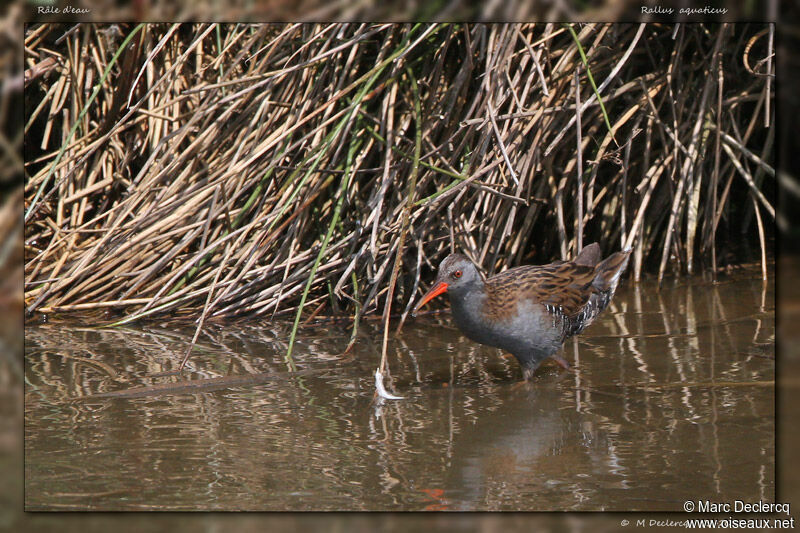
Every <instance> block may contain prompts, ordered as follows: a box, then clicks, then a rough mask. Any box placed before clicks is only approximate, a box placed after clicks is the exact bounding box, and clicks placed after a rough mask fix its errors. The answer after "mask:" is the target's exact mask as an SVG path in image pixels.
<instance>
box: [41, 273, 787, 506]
mask: <svg viewBox="0 0 800 533" xmlns="http://www.w3.org/2000/svg"><path fill="white" fill-rule="evenodd" d="M774 300H775V298H774V287H773V284H772V282H769V283H767V284H764V283H762V282H761V281H760V280H758V279H756V278H755V276H754V274H753V273H750V272H745V273H741V274H738V275H736V276H734V277H732V278H728V279H725V280H722V281H721V282H720V283H718V284H711V283H710V282H708V281H704V280H702V279H700V278H695V279H692V280H687V279H681V280H676V281H674V282H668V283H666V285H665V286H664V287H662V289H661V291H660V292H657V291H655V289H654V287H653V285H652V284H648V283H643V284H641V285H639V286H634V285H633V284H632V283H631V282H630V281H628V282H626V283H625V284H624V286H622V287H621V289H620V291H619V293H618V295H617V296H616V297H615V300H614V302H613V303H612V305H611V307H610V308H609V309H608V310H606V312H605V313H604V314H603V315H601V317H600V318H599V319H598V321H597V322H596V323H595V324H593V325H592V326H591V327H590V328H588V329H587V330H586V331H585V332H584V333H583V334H582V335H581V336H580V337H578V339H577V341H576V342H573V341H568V342H567V344H566V345H565V347H564V354H563V355H564V356H565V358H566V359H568V360H569V361H570V362H571V363H572V364H573V371H571V372H565V371H563V370H561V369H560V368H559V367H557V366H555V365H552V366H551V365H547V366H545V367H543V368H542V369H541V370H540V372H538V373H537V376H536V378H535V380H534V381H533V382H532V383H529V384H519V380H520V377H521V372H520V370H519V368H518V366H517V363H516V361H514V360H513V358H510V357H507V356H504V355H503V354H502V352H500V351H499V350H496V349H493V348H487V347H482V346H478V345H475V344H474V343H472V342H471V341H469V340H467V339H465V338H464V337H462V336H461V335H460V334H459V332H458V331H457V330H456V329H455V328H454V327H453V326H452V325H451V324H450V321H449V317H448V315H447V314H441V315H434V316H426V317H421V318H418V319H416V320H412V321H409V322H408V323H407V324H406V326H405V328H404V329H403V330H402V333H401V334H400V335H398V336H396V337H394V338H393V340H392V342H391V344H390V353H391V358H390V379H387V380H386V382H387V387H388V388H389V390H391V391H393V392H394V393H396V394H400V395H403V396H405V399H404V400H401V401H394V402H388V403H376V402H374V401H373V393H374V386H373V382H372V379H373V378H372V373H373V372H374V370H375V368H376V366H377V362H378V359H379V354H380V339H381V332H380V331H379V328H378V327H377V324H376V323H373V322H369V321H366V322H364V323H362V327H361V330H360V333H359V339H358V342H357V344H356V345H355V348H354V349H353V350H352V351H351V352H350V353H349V354H347V355H343V354H342V352H343V350H344V348H345V346H346V345H347V341H348V339H349V335H350V333H349V326H348V325H346V324H334V323H318V324H314V325H310V326H308V327H306V328H305V329H304V330H303V332H302V336H301V338H300V340H299V341H298V344H297V346H296V349H295V355H294V360H293V365H294V370H296V371H297V372H296V373H290V372H289V371H290V370H292V367H291V366H290V365H289V364H288V363H287V362H286V361H285V360H284V354H285V351H286V339H287V338H288V335H287V330H288V328H287V327H286V326H285V325H282V324H277V325H276V324H266V323H263V322H262V323H259V322H249V323H238V324H236V325H227V326H222V325H211V326H209V327H208V329H207V331H206V333H205V334H204V335H203V336H201V337H200V339H199V341H198V344H197V346H196V348H195V351H194V353H193V355H192V357H191V359H190V361H189V363H188V365H187V369H188V370H186V371H185V372H184V374H183V376H181V377H175V376H160V377H159V376H155V377H154V374H158V373H161V372H165V371H169V370H173V369H174V368H175V367H176V366H177V365H178V363H179V361H180V359H181V358H182V356H183V354H184V353H185V350H186V346H187V345H188V343H189V341H190V340H191V337H192V335H193V333H194V331H193V329H192V328H190V327H187V328H185V329H180V328H176V327H175V326H172V325H170V326H169V327H162V326H160V325H158V324H147V325H140V326H137V327H132V328H120V329H115V330H94V329H90V328H86V327H81V326H80V325H77V324H75V323H74V322H73V323H70V324H68V323H63V322H53V321H51V322H49V323H47V324H38V325H33V324H29V325H28V326H27V329H26V345H25V352H26V353H25V379H26V387H25V504H26V509H27V510H145V509H152V510H188V509H215V510H309V509H319V510H620V511H622V510H659V511H679V510H681V509H682V506H683V502H684V501H685V500H687V499H692V500H698V499H710V500H714V501H733V500H737V499H739V500H744V501H758V500H763V501H774V496H775V453H774V444H775V438H774V429H775V425H774V415H775V411H774V405H775V398H774V396H775V388H774V379H775V351H774V341H775V314H774V309H775V307H774ZM243 376H244V377H247V376H250V377H249V378H247V379H251V381H250V382H243V381H242V377H243ZM187 379H191V380H210V381H193V384H195V385H196V384H197V383H200V384H201V385H200V387H199V388H194V389H189V388H187V387H186V386H185V385H184V384H181V383H179V382H182V381H184V380H187ZM237 380H238V381H237ZM170 383H171V384H173V385H174V386H170V385H167V384H170ZM131 390H132V391H133V394H129V393H130V391H131ZM116 391H128V392H127V393H125V394H128V395H127V396H121V397H104V396H102V395H103V394H106V393H116ZM98 395H101V396H98Z"/></svg>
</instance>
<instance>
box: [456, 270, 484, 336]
mask: <svg viewBox="0 0 800 533" xmlns="http://www.w3.org/2000/svg"><path fill="white" fill-rule="evenodd" d="M448 296H449V297H450V308H451V311H452V313H453V318H455V321H456V323H457V324H458V325H459V327H461V329H462V330H465V328H466V329H469V328H472V327H475V326H476V325H478V324H480V323H481V314H482V312H483V306H484V303H485V302H486V287H485V286H484V283H483V281H482V280H479V281H476V282H475V283H472V284H470V285H468V286H467V287H462V288H460V290H457V291H448Z"/></svg>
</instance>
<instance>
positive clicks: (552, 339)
mask: <svg viewBox="0 0 800 533" xmlns="http://www.w3.org/2000/svg"><path fill="white" fill-rule="evenodd" d="M629 256H630V249H628V250H624V251H622V252H617V253H615V254H612V255H610V256H609V257H607V258H606V259H604V260H603V261H600V247H599V246H598V245H597V244H596V243H594V244H590V245H589V246H587V247H585V248H584V249H583V250H582V251H581V253H580V254H578V257H576V258H575V260H574V261H556V262H554V263H550V264H549V265H541V266H521V267H517V268H512V269H509V270H506V271H505V272H501V273H500V274H497V275H494V276H492V277H490V278H488V279H484V278H483V276H482V275H481V274H480V272H478V269H477V267H476V266H475V265H474V264H473V263H472V262H471V261H470V260H469V259H467V258H466V257H465V256H463V255H461V254H450V255H449V256H447V257H445V258H444V260H443V261H442V263H441V264H440V265H439V272H438V274H437V276H436V280H435V281H434V284H433V286H432V287H431V289H430V290H429V291H428V292H427V293H426V294H425V295H424V296H423V297H422V300H421V301H420V303H419V304H418V305H417V307H416V308H415V309H414V312H415V313H416V312H417V311H418V310H419V308H420V307H422V306H423V305H425V304H426V303H428V302H429V301H430V300H431V299H433V298H434V297H436V296H438V295H439V294H442V293H444V292H447V294H448V296H449V298H450V306H451V311H452V313H453V319H454V321H455V323H456V325H457V326H458V327H459V329H460V330H461V331H462V332H463V333H464V335H466V336H467V337H469V338H470V339H472V340H474V341H476V342H479V343H481V344H487V345H489V346H495V347H497V348H502V349H504V350H506V351H508V352H511V354H512V355H514V357H516V358H517V360H518V361H519V363H520V365H522V370H523V375H524V376H525V379H526V380H527V379H530V377H531V376H532V375H533V372H534V371H535V370H536V368H537V367H538V366H539V364H540V363H541V362H542V361H543V360H544V359H546V358H548V357H552V358H553V359H555V360H556V361H557V362H558V363H559V364H560V365H561V366H563V367H565V368H567V367H568V366H569V365H568V364H567V362H566V361H565V360H564V359H563V358H561V357H559V356H558V355H556V352H557V351H558V349H559V348H560V347H561V345H562V344H563V343H564V340H565V339H567V338H568V337H571V336H573V335H577V334H578V333H580V332H581V331H583V329H584V328H585V327H586V326H588V325H589V324H591V323H592V321H594V319H595V318H596V317H597V315H598V314H600V312H601V311H602V310H603V309H605V308H606V307H607V306H608V303H609V302H610V301H611V298H612V296H613V295H614V291H616V289H617V283H618V281H619V278H620V275H621V274H622V273H623V272H624V271H625V268H626V267H627V265H628V258H629Z"/></svg>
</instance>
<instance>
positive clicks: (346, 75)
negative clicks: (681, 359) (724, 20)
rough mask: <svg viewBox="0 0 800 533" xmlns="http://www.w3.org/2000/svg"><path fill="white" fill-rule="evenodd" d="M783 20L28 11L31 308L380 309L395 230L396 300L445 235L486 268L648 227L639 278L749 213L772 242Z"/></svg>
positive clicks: (736, 232)
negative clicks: (414, 19)
mask: <svg viewBox="0 0 800 533" xmlns="http://www.w3.org/2000/svg"><path fill="white" fill-rule="evenodd" d="M772 38H773V36H772V33H771V30H770V28H769V27H767V26H764V25H752V24H742V25H703V24H691V25H686V24H682V25H679V26H673V25H662V24H650V25H635V24H633V25H632V24H573V25H569V26H568V25H561V24H490V25H485V24H417V25H408V24H405V25H401V24H361V23H349V24H281V25H276V24H260V25H248V24H231V25H219V24H173V25H165V24H147V25H139V26H134V25H111V26H104V25H94V24H81V25H77V26H67V25H60V24H33V25H30V26H28V27H27V29H26V35H25V46H26V67H27V68H29V69H30V71H29V73H30V74H31V75H30V76H29V77H27V76H26V84H27V85H26V101H27V103H26V109H27V111H28V115H27V117H26V120H27V123H26V125H25V148H26V156H27V161H26V170H27V182H26V184H25V208H26V219H25V220H26V225H25V237H26V263H25V278H26V293H25V304H26V307H27V309H28V311H29V312H45V313H46V312H51V311H77V310H87V309H98V308H111V309H114V310H119V311H122V317H123V318H122V319H121V321H122V322H124V321H129V320H133V319H137V318H141V317H155V316H158V317H164V316H186V317H191V318H199V317H202V319H201V322H202V320H206V319H211V318H220V317H233V316H239V315H245V314H247V315H253V314H255V315H262V316H269V317H273V316H276V315H285V314H289V315H290V316H292V317H294V318H295V322H296V326H295V329H296V327H297V324H298V322H299V321H300V320H301V312H303V311H305V313H306V314H305V315H303V318H302V320H303V321H304V322H307V320H308V317H309V316H316V315H317V314H318V313H321V312H325V313H326V314H328V313H349V314H351V315H352V314H355V315H356V317H358V316H361V314H363V313H374V312H375V311H377V310H379V309H381V305H382V304H385V302H384V301H383V300H385V297H386V294H387V291H388V288H389V285H390V278H391V276H392V271H393V269H394V265H395V260H396V256H397V254H398V253H399V254H401V258H402V266H401V268H400V271H399V272H400V275H399V276H398V278H397V281H396V286H395V287H394V298H395V301H396V302H397V304H396V307H394V310H395V312H397V311H402V314H403V316H405V315H406V314H407V313H408V311H409V309H410V308H411V304H412V302H413V300H414V295H415V294H417V292H418V291H419V290H420V289H421V287H420V285H421V284H423V280H424V279H428V278H429V277H430V275H431V269H432V268H434V267H435V266H436V265H437V264H438V262H439V261H440V260H441V259H442V258H443V257H444V256H445V255H446V254H447V253H449V252H450V251H451V249H458V250H460V251H464V252H466V253H467V254H468V255H470V256H471V257H472V258H473V259H474V260H475V261H476V262H478V263H479V264H481V265H482V266H483V267H484V268H485V269H486V270H487V271H489V272H495V271H498V270H500V269H502V268H505V267H508V266H514V265H519V264H522V263H537V262H546V261H549V260H551V259H554V258H567V257H570V256H572V255H573V254H575V253H576V251H577V250H576V248H577V243H578V242H582V243H588V242H592V241H599V242H600V244H601V246H602V248H603V249H604V252H605V253H610V252H612V251H614V250H616V249H619V248H620V247H625V246H633V247H634V249H635V253H634V265H633V269H632V270H633V272H634V276H635V277H636V278H637V279H638V278H639V276H640V275H641V272H642V270H643V269H644V268H645V267H646V266H649V265H651V266H652V267H653V268H654V270H655V271H656V272H657V273H658V277H659V279H661V278H662V277H663V276H664V274H665V273H667V272H669V271H671V270H674V271H678V272H688V273H692V272H693V271H695V269H696V268H697V267H702V268H711V269H716V267H717V255H714V254H715V252H718V251H719V250H720V249H728V248H729V244H731V243H732V242H733V241H741V240H742V239H743V237H742V235H744V240H746V241H751V242H753V243H754V244H756V245H757V246H759V247H760V249H761V251H762V261H763V262H764V263H765V262H766V254H767V250H768V248H769V246H768V241H769V239H770V238H771V237H772V236H773V231H772V226H773V223H774V218H775V213H774V208H773V206H772V202H773V199H774V197H775V196H774V187H775V179H774V178H775V174H774V170H773V167H772V163H771V160H772V151H773V144H774V130H775V127H774V122H773V121H772V120H770V118H769V117H770V116H772V115H771V114H770V111H771V106H772V105H773V93H772V89H771V76H772V69H773V67H772V64H773V58H772V55H771V54H772ZM409 73H410V74H411V75H409ZM411 76H413V78H412V77H411ZM412 79H415V80H416V82H417V86H418V91H419V95H418V98H419V106H420V109H421V120H420V121H417V120H416V118H415V98H417V97H416V96H415V92H414V91H413V90H412V82H411V80H412ZM576 125H579V126H580V129H579V131H578V128H577V126H576ZM417 142H419V146H418V145H417ZM417 146H418V148H417V149H418V150H419V154H420V155H419V157H418V158H416V157H415V155H414V153H415V147H417ZM576 154H582V160H581V161H580V162H579V161H576ZM414 165H418V168H417V170H416V185H415V187H414V190H413V191H409V190H408V189H409V180H410V178H411V176H412V174H414V172H412V168H413V167H414ZM578 172H581V175H580V176H578V175H577V173H578ZM409 202H410V204H409ZM577 213H582V216H580V217H578V216H577ZM404 216H406V217H407V224H408V227H407V232H404V231H402V230H403V228H404ZM579 236H580V237H579ZM581 238H582V240H579V239H581ZM451 240H452V241H453V242H451Z"/></svg>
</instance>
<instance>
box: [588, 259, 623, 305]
mask: <svg viewBox="0 0 800 533" xmlns="http://www.w3.org/2000/svg"><path fill="white" fill-rule="evenodd" d="M630 256H631V249H630V248H628V249H627V250H622V251H621V252H617V253H615V254H611V255H609V256H608V257H606V258H605V259H603V260H602V261H600V263H598V265H597V266H596V267H594V272H595V275H594V281H593V282H592V285H593V286H594V288H595V289H597V290H598V291H599V292H601V293H607V294H608V297H609V299H611V296H612V295H613V294H614V291H616V290H617V283H619V277H620V276H621V275H622V273H623V272H625V269H626V268H627V266H628V259H629V258H630Z"/></svg>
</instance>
